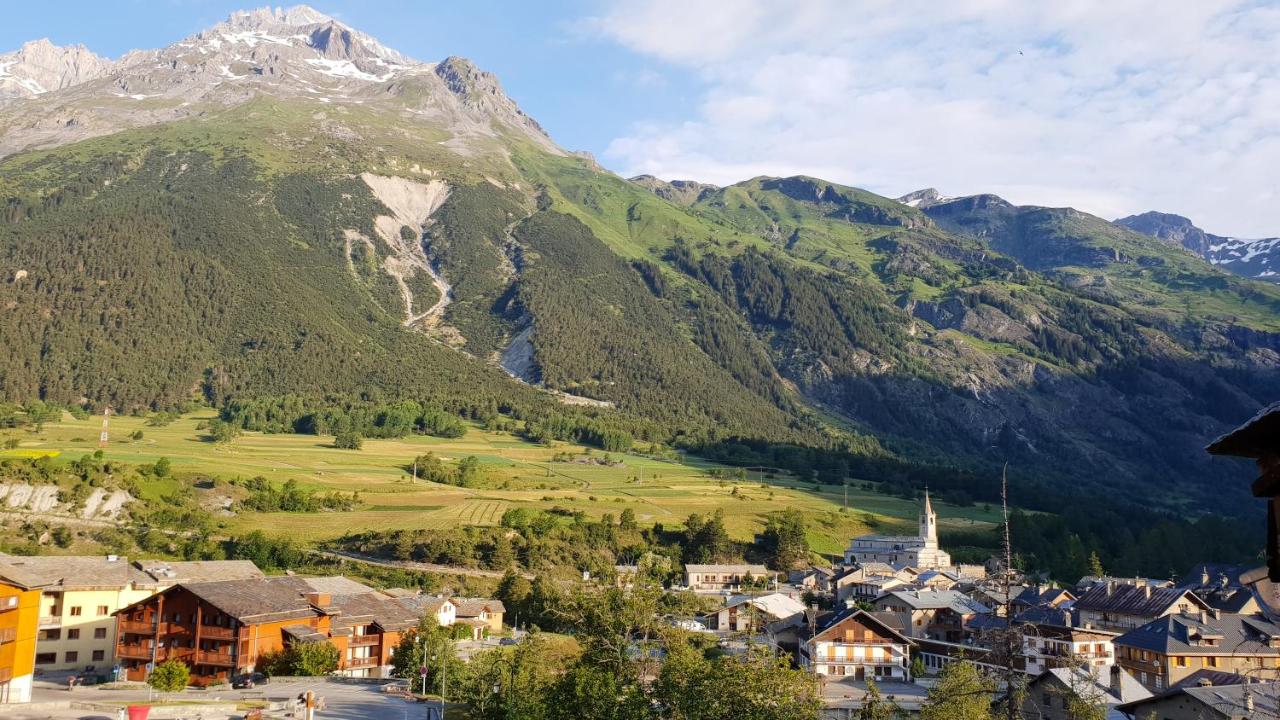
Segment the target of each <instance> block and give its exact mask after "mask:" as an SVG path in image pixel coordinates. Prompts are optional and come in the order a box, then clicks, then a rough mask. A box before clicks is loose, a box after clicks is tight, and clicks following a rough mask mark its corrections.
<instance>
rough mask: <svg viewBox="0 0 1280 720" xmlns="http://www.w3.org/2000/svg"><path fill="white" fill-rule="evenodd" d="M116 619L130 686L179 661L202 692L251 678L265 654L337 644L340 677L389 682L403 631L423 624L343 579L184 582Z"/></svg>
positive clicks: (396, 605)
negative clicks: (163, 664) (307, 644)
mask: <svg viewBox="0 0 1280 720" xmlns="http://www.w3.org/2000/svg"><path fill="white" fill-rule="evenodd" d="M117 615H118V617H119V619H120V633H119V640H118V641H117V646H116V653H117V655H118V656H119V657H120V659H121V663H122V665H123V667H124V672H125V676H126V677H127V679H129V680H145V679H146V677H147V674H148V672H149V667H153V666H154V664H155V663H161V662H164V661H166V660H171V659H177V660H181V661H182V662H184V663H186V664H187V666H188V667H189V668H190V669H191V682H192V684H194V685H199V686H207V685H211V684H215V683H219V682H226V681H228V680H231V679H232V678H234V677H236V676H239V675H243V674H251V673H253V672H255V671H256V670H257V666H258V662H259V659H260V658H261V657H262V656H263V655H265V654H267V653H271V652H276V651H279V650H282V649H284V648H285V647H287V646H288V645H290V644H293V643H299V642H328V643H332V644H333V645H334V646H335V647H337V648H338V651H339V658H340V659H339V665H338V673H339V674H341V675H347V676H353V677H388V676H389V673H390V663H391V655H392V652H393V650H394V648H395V646H396V644H397V643H398V642H399V640H400V635H401V633H403V632H404V631H406V630H408V629H410V628H412V627H414V626H416V625H417V623H418V615H417V614H415V613H413V612H412V611H410V610H408V609H407V608H405V607H404V606H402V605H400V604H399V603H397V602H395V601H394V600H393V599H391V598H389V597H387V596H386V595H383V594H382V593H379V592H377V591H375V590H374V589H372V588H370V587H367V586H365V585H361V584H360V583H357V582H354V581H352V580H348V579H346V578H340V577H330V578H302V577H296V576H286V577H272V578H253V579H246V580H223V581H214V582H198V583H184V584H179V585H175V586H173V587H171V588H168V589H167V590H165V591H163V592H161V593H158V594H156V595H154V596H152V597H150V598H147V599H145V600H142V601H140V602H137V603H134V604H132V605H130V606H128V607H125V608H123V609H121V610H120V611H119V613H117Z"/></svg>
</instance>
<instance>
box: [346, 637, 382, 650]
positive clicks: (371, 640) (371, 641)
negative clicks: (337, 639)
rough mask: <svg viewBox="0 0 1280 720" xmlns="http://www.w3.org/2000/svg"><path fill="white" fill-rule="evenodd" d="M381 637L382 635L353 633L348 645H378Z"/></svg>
mask: <svg viewBox="0 0 1280 720" xmlns="http://www.w3.org/2000/svg"><path fill="white" fill-rule="evenodd" d="M381 637H382V636H381V635H352V636H351V641H350V642H348V643H347V645H349V646H351V647H370V646H372V645H377V644H378V641H379V640H380V639H381Z"/></svg>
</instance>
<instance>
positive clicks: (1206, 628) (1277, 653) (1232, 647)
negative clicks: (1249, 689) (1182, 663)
mask: <svg viewBox="0 0 1280 720" xmlns="http://www.w3.org/2000/svg"><path fill="white" fill-rule="evenodd" d="M1199 638H1213V639H1214V640H1215V644H1214V645H1213V646H1208V645H1204V644H1197V641H1198V639H1199ZM1268 638H1276V641H1275V642H1276V647H1267V639H1268ZM1115 644H1116V645H1127V646H1129V647H1136V648H1139V649H1142V650H1152V651H1154V652H1158V653H1161V654H1164V655H1188V654H1190V655H1237V656H1241V655H1243V656H1258V655H1261V656H1267V657H1280V626H1277V625H1275V624H1274V623H1272V622H1270V621H1268V620H1266V619H1265V618H1263V617H1262V616H1260V615H1235V614H1233V613H1218V617H1214V616H1213V614H1212V613H1205V614H1204V617H1203V619H1201V617H1200V615H1182V614H1177V615H1167V616H1165V617H1162V618H1157V619H1155V620H1153V621H1151V622H1149V623H1147V624H1146V625H1143V626H1142V627H1140V628H1136V629H1134V630H1130V631H1129V632H1127V633H1125V634H1123V635H1121V636H1120V637H1118V638H1116V639H1115Z"/></svg>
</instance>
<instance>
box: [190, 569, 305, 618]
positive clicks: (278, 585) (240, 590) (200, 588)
mask: <svg viewBox="0 0 1280 720" xmlns="http://www.w3.org/2000/svg"><path fill="white" fill-rule="evenodd" d="M301 580H302V578H294V577H271V578H253V579H246V580H215V581H212V582H201V583H182V584H180V585H178V586H176V587H180V588H183V589H185V590H187V591H189V592H191V593H192V594H194V595H195V596H196V597H199V598H200V599H201V600H204V601H205V602H207V603H209V604H210V605H212V606H214V607H216V608H218V609H219V610H221V611H222V612H224V613H226V614H228V615H230V616H231V617H233V618H235V619H237V620H239V621H240V622H243V623H259V622H276V621H280V620H293V619H299V620H300V619H302V618H307V617H314V616H315V615H316V614H317V613H318V611H317V610H316V609H315V608H314V607H312V606H311V603H309V602H307V599H306V594H307V593H308V592H313V591H312V590H311V589H310V587H309V586H307V585H306V584H304V583H302V582H300V581H301Z"/></svg>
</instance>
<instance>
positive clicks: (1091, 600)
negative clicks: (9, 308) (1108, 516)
mask: <svg viewBox="0 0 1280 720" xmlns="http://www.w3.org/2000/svg"><path fill="white" fill-rule="evenodd" d="M1277 428H1280V406H1272V407H1271V408H1269V411H1267V412H1264V413H1262V414H1260V415H1259V416H1258V417H1256V418H1254V419H1253V420H1252V421H1250V422H1249V423H1246V424H1245V425H1244V426H1242V427H1241V428H1239V429H1238V430H1237V431H1235V432H1234V433H1232V434H1229V435H1227V436H1224V437H1223V438H1220V439H1219V440H1218V441H1216V442H1215V443H1214V444H1213V445H1211V446H1210V448H1209V451H1210V452H1211V453H1215V454H1222V455H1234V456H1242V457H1248V458H1253V459H1255V460H1256V461H1257V463H1258V465H1259V467H1260V468H1261V469H1262V470H1263V476H1262V478H1261V479H1260V480H1259V482H1258V483H1257V484H1256V485H1255V494H1258V495H1260V496H1263V497H1270V495H1269V494H1268V493H1272V492H1273V490H1271V489H1269V488H1271V485H1270V484H1269V483H1274V482H1275V480H1274V478H1275V470H1276V467H1277V463H1276V451H1277V447H1276V444H1275V443H1274V437H1275V435H1276V430H1277ZM1268 532H1269V537H1268V545H1267V547H1268V550H1269V555H1268V563H1269V568H1270V570H1268V569H1267V568H1262V569H1259V570H1252V569H1250V568H1244V567H1227V566H1216V565H1210V564H1198V565H1196V566H1194V567H1190V568H1187V569H1186V573H1185V574H1184V575H1182V576H1181V577H1178V578H1174V579H1162V578H1145V577H1110V576H1107V575H1106V574H1104V573H1100V574H1097V575H1091V576H1086V577H1082V578H1080V579H1079V581H1078V582H1076V583H1074V584H1071V585H1062V584H1055V583H1052V582H1049V581H1048V580H1047V578H1045V577H1043V576H1038V575H1036V574H1035V573H1031V572H1021V571H1018V570H1015V569H1013V567H1012V566H1011V564H1010V563H1009V562H1008V557H1007V556H1006V557H1005V558H1000V557H995V558H992V559H991V560H990V561H988V562H987V563H985V564H981V565H974V564H958V563H953V562H952V558H951V555H950V554H949V553H948V552H947V551H946V550H945V549H943V548H942V547H940V546H939V542H938V516H937V514H936V512H935V511H934V508H933V505H932V502H931V499H930V497H929V494H928V493H927V492H926V493H925V494H924V499H923V504H922V506H921V508H920V512H919V523H918V531H917V533H916V534H915V535H902V536H891V535H863V536H859V537H855V538H852V539H851V541H850V543H849V546H848V548H847V550H846V551H845V553H844V555H843V557H842V558H841V559H840V560H839V561H838V562H836V563H835V564H833V565H832V566H831V567H816V566H810V567H807V568H804V569H797V570H793V571H790V572H785V573H782V572H776V571H771V570H770V569H769V568H768V567H766V566H764V565H754V564H732V565H729V564H688V565H686V566H685V567H684V569H683V576H682V580H681V582H680V583H679V584H673V585H674V586H673V587H669V588H660V589H659V590H660V592H663V593H666V594H673V593H680V594H685V595H693V596H697V597H699V598H701V600H702V602H703V606H704V607H705V606H707V605H718V606H719V607H718V608H717V609H714V610H712V611H710V612H706V613H702V614H698V615H696V616H672V617H670V618H668V619H667V622H668V623H669V624H670V625H671V626H673V627H674V628H676V629H678V630H680V631H683V632H688V633H691V634H694V635H700V636H706V637H709V638H714V644H715V647H716V648H717V650H718V651H719V652H721V653H723V654H724V655H726V656H730V657H732V656H735V655H741V656H747V655H750V654H752V653H759V652H761V651H764V652H767V653H769V654H772V655H776V656H777V657H780V658H783V659H784V662H786V663H789V664H790V665H791V666H792V667H795V668H798V669H800V670H801V671H803V672H805V673H807V674H808V675H809V676H811V678H812V679H813V681H814V682H815V683H816V684H817V685H818V687H819V691H820V697H821V700H822V714H823V717H826V718H833V719H836V718H839V719H851V718H855V717H868V715H867V714H865V713H866V712H867V708H868V707H870V706H873V705H874V706H876V707H885V708H891V710H892V712H893V713H897V714H900V715H901V716H911V715H913V714H916V713H919V712H921V711H923V710H926V709H927V708H928V707H929V706H930V703H934V702H936V700H935V699H933V698H932V695H931V693H932V692H933V691H934V689H935V688H936V687H937V686H938V684H939V682H941V680H940V678H944V677H946V676H947V675H948V669H949V668H953V667H954V666H968V667H970V668H972V669H974V670H975V671H976V674H977V675H978V676H981V677H983V678H986V679H988V680H989V681H990V683H991V684H990V685H988V686H986V688H987V689H986V690H985V691H984V692H987V693H989V698H988V700H989V701H990V702H991V703H999V702H1002V701H1003V702H1005V703H1006V705H1005V707H1006V708H1007V709H1008V711H1009V713H1010V714H1009V715H1008V716H1009V717H1023V718H1030V717H1035V718H1053V719H1062V720H1066V719H1068V718H1072V719H1075V718H1084V717H1089V718H1092V717H1100V718H1143V719H1145V718H1147V717H1158V718H1167V719H1169V720H1193V719H1199V718H1223V719H1228V720H1235V719H1237V718H1253V717H1275V716H1277V714H1278V713H1280V706H1278V705H1277V702H1278V701H1280V612H1278V611H1280V604H1278V603H1277V602H1276V592H1275V590H1276V588H1277V587H1278V586H1277V585H1275V584H1274V583H1275V581H1276V580H1275V578H1276V574H1275V570H1276V569H1277V568H1280V562H1278V561H1277V558H1276V551H1277V543H1276V537H1277V533H1276V527H1275V515H1274V513H1273V514H1272V525H1271V527H1270V529H1269V531H1268ZM614 570H615V574H614V575H613V577H611V578H608V579H607V580H601V579H594V580H593V579H591V578H585V577H584V582H586V583H593V584H595V585H600V584H602V583H603V584H606V585H607V586H608V589H609V591H611V592H617V593H623V594H627V593H632V592H636V591H637V588H638V587H640V586H641V585H643V584H645V583H646V582H647V580H646V571H645V568H643V567H641V566H618V567H616V568H614ZM514 625H518V621H515V620H513V618H511V617H509V616H508V613H507V608H506V607H504V604H503V602H502V601H501V600H498V599H493V598H468V597H457V596H451V595H448V594H428V593H424V592H421V591H417V590H411V589H403V588H384V589H375V588H373V587H371V586H369V585H366V584H364V583H361V582H357V581H356V580H353V579H351V578H348V577H343V576H330V577H304V576H302V575H297V574H293V573H286V574H284V575H276V576H267V575H265V574H264V573H263V572H262V571H261V570H260V569H259V568H258V567H257V566H255V565H254V564H253V563H252V562H249V561H246V560H217V561H166V560H132V561H131V560H129V559H128V558H125V557H119V556H115V555H108V556H37V557H24V556H13V555H6V556H3V557H0V703H2V707H0V716H11V717H83V716H82V715H76V714H62V715H59V714H57V713H59V712H65V713H75V712H76V708H84V707H91V708H97V709H99V710H100V709H102V708H103V707H106V708H108V709H109V708H112V707H116V706H118V709H119V712H120V713H124V711H125V704H137V703H140V702H141V697H143V696H144V695H145V696H146V697H148V698H150V697H151V696H152V692H153V690H154V689H155V688H157V687H163V683H160V682H157V678H158V677H159V676H161V675H162V674H168V673H170V671H171V670H172V669H174V668H178V667H179V666H180V673H179V674H180V678H181V679H180V682H178V683H177V687H172V686H171V687H169V688H167V689H168V690H169V691H170V693H171V694H174V696H177V697H183V698H184V701H185V702H189V703H194V705H192V706H193V707H197V708H199V707H205V708H206V709H207V714H201V715H199V716H200V717H227V716H230V717H258V718H260V717H308V718H312V717H325V716H329V717H356V716H359V714H358V713H356V712H355V711H347V714H340V713H335V712H333V711H330V710H328V709H327V707H324V702H323V699H322V698H323V697H324V696H325V694H326V693H328V694H330V695H335V696H336V695H338V694H341V693H342V692H346V691H347V690H344V689H343V688H350V687H352V686H358V687H362V688H365V689H366V690H368V692H366V693H365V694H366V695H367V698H363V699H361V700H360V702H367V703H373V705H372V706H371V707H372V709H369V708H368V707H366V708H365V710H362V711H361V712H365V711H368V712H370V713H372V714H370V715H368V716H369V717H382V716H390V715H384V713H386V712H390V710H386V709H385V708H384V709H382V710H379V709H377V708H378V707H380V706H379V705H378V703H388V702H389V703H399V704H400V705H401V706H403V707H410V706H411V705H412V706H413V707H414V708H415V710H414V712H415V713H417V714H415V715H414V716H415V717H441V716H440V715H439V714H438V713H440V712H441V709H443V708H446V707H447V705H446V703H447V697H446V695H447V692H448V690H447V685H446V683H447V680H446V679H444V678H440V680H439V683H440V687H439V688H436V687H434V680H433V687H431V688H430V689H429V690H428V688H427V675H428V671H429V668H428V667H427V666H428V665H429V664H431V663H438V664H439V665H440V667H447V666H448V664H449V663H452V662H464V663H465V662H466V661H468V660H471V659H473V658H475V657H477V656H478V655H479V654H482V653H484V652H486V651H490V650H493V649H495V648H499V649H500V648H503V647H504V646H511V645H516V644H517V643H519V642H521V641H522V638H524V637H526V636H527V635H528V633H527V631H528V630H529V629H530V628H528V627H513V626H514ZM434 628H446V629H448V630H447V631H446V634H447V636H448V638H449V642H448V644H447V645H446V646H445V647H447V652H448V653H449V654H451V655H452V656H453V657H451V658H443V657H431V656H430V655H429V653H428V652H427V650H426V648H425V643H426V640H427V637H426V635H427V633H428V629H434ZM535 630H536V629H535ZM419 635H421V636H422V637H421V640H422V642H423V643H424V647H423V649H422V654H421V655H420V656H416V657H415V660H414V661H413V662H412V663H410V664H406V662H405V659H404V658H401V661H400V662H397V658H396V653H397V651H400V652H405V649H406V648H409V649H414V648H417V647H418V645H417V642H418V636H419ZM406 637H408V638H409V639H410V640H409V642H408V643H405V642H404V640H405V638H406ZM637 645H638V641H637ZM290 653H293V654H294V655H295V656H296V657H295V659H294V660H293V661H282V658H284V657H290ZM309 655H314V656H315V657H327V658H329V660H328V661H327V663H328V664H327V665H324V663H323V662H322V663H321V666H314V663H311V664H309V662H310V661H308V660H306V657H307V656H309ZM419 663H421V667H418V665H419ZM419 674H420V677H421V683H420V684H419V682H418V676H419ZM280 676H285V677H283V678H282V677H280ZM298 676H303V677H298ZM432 677H433V678H435V677H437V675H435V674H433V675H432ZM166 682H167V681H166ZM299 682H301V683H302V684H301V685H298V684H297V683H299ZM188 686H189V687H190V688H191V689H190V690H189V691H184V689H183V688H185V687H188ZM298 687H302V688H304V690H303V692H300V693H296V697H295V692H294V691H295V690H296V689H297V688H298ZM286 688H287V689H288V692H287V693H285V692H284V691H283V689H286ZM326 688H327V689H326ZM1015 689H1016V695H1015V694H1014V691H1015ZM144 690H145V692H143V691H144ZM497 691H498V690H497V686H496V685H495V690H494V692H495V693H496V692H497ZM113 693H114V694H115V697H117V698H119V700H118V702H116V704H115V705H112V704H111V701H112V694H113ZM210 693H213V694H214V696H215V697H213V699H212V700H210V701H209V702H210V703H211V704H208V705H201V702H202V700H201V698H209V697H210ZM228 698H230V699H232V700H233V702H232V704H231V705H227V704H226V702H225V701H226V700H227V699H228ZM433 698H434V699H435V700H436V701H437V702H438V706H432V705H430V700H431V699H433ZM1010 698H1016V700H1017V705H1018V706H1017V707H1012V708H1010V705H1009V700H1010ZM246 700H258V701H260V703H259V707H258V708H257V709H251V710H248V711H244V712H242V711H241V709H240V708H242V707H243V706H244V703H245V701H246ZM95 702H96V703H98V704H96V705H95V704H94V703H95ZM86 703H88V704H86ZM102 703H106V704H105V705H103V704H102ZM219 703H221V704H219ZM237 703H239V704H237ZM183 707H184V708H186V709H184V710H183V711H182V712H179V713H178V714H172V713H173V712H175V711H174V710H173V708H172V707H170V708H168V709H166V708H164V707H157V708H155V710H157V713H156V714H154V715H152V716H153V717H177V716H188V717H189V716H191V715H189V714H185V715H184V714H183V713H189V712H190V707H188V706H183ZM388 707H389V706H388ZM24 708H25V710H24ZM1081 708H1088V709H1089V713H1090V714H1082V710H1081ZM228 709H230V713H229V714H227V711H228ZM15 712H27V713H29V714H26V715H20V714H15ZM166 712H169V713H170V714H165V713H166ZM218 713H223V714H218ZM352 713H355V714H352ZM404 714H405V716H406V717H408V716H409V714H408V710H405V711H404ZM881 716H882V715H876V717H881ZM891 716H892V715H884V717H891ZM130 717H133V716H130Z"/></svg>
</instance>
